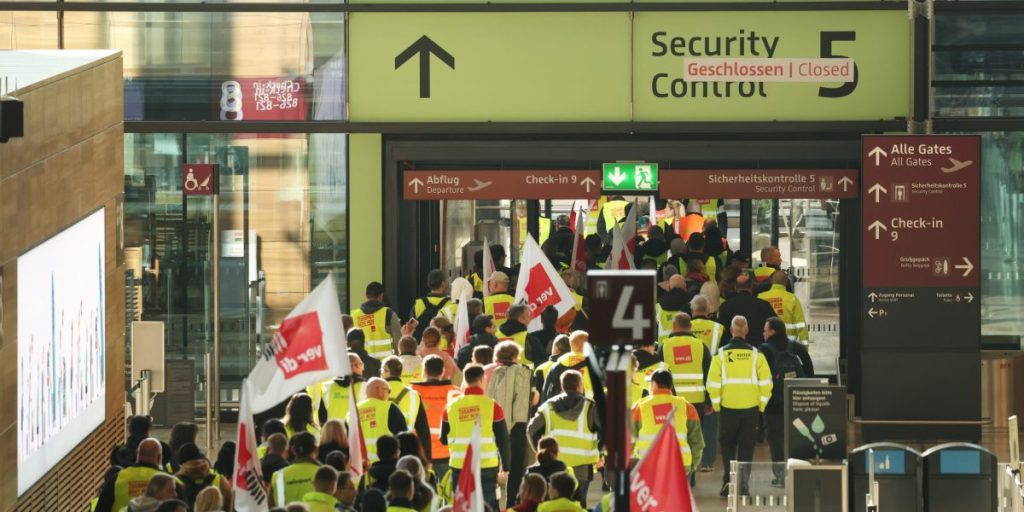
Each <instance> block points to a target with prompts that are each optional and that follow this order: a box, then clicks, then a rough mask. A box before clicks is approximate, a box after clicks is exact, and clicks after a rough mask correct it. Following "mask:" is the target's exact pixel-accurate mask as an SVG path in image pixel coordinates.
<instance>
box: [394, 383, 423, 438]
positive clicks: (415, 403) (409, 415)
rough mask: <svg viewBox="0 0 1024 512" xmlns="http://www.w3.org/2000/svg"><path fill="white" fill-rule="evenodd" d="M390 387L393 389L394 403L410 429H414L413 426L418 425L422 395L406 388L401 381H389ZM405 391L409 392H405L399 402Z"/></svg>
mask: <svg viewBox="0 0 1024 512" xmlns="http://www.w3.org/2000/svg"><path fill="white" fill-rule="evenodd" d="M388 387H389V388H391V401H392V403H394V404H395V405H397V406H398V409H399V410H401V411H402V416H405V423H406V425H408V426H409V429H410V430H411V429H413V428H414V427H413V425H415V424H416V415H417V413H419V411H420V394H419V393H417V392H416V391H415V390H413V389H412V388H410V387H408V386H406V385H405V383H404V382H402V381H401V380H389V381H388ZM403 390H408V391H406V392H405V394H404V395H403V396H402V399H401V400H398V397H399V395H402V391H403ZM396 400H398V401H396Z"/></svg>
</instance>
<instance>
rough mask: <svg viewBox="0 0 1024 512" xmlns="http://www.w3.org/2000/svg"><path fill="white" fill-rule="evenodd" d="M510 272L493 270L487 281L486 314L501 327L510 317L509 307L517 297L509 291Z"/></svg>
mask: <svg viewBox="0 0 1024 512" xmlns="http://www.w3.org/2000/svg"><path fill="white" fill-rule="evenodd" d="M508 284H509V278H508V274H506V273H504V272H500V271H496V272H493V273H492V274H491V275H490V276H489V277H488V281H487V290H488V292H489V293H488V295H486V296H485V297H484V314H485V315H490V316H491V317H493V318H494V323H495V324H497V325H498V327H501V325H502V324H504V323H505V319H506V318H508V308H509V306H511V305H512V304H513V303H514V302H515V297H513V296H512V295H511V294H510V293H508Z"/></svg>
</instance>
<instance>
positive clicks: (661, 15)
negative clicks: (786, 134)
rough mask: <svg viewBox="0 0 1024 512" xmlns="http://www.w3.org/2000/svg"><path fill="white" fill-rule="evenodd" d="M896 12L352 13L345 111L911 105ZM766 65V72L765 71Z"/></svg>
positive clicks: (852, 114)
mask: <svg viewBox="0 0 1024 512" xmlns="http://www.w3.org/2000/svg"><path fill="white" fill-rule="evenodd" d="M911 47H912V44H911V22H910V20H908V19H907V15H906V12H905V11H899V10H879V11H808V12H794V11H785V12H783V11H763V12H750V11H728V12H636V13H626V12H607V13H598V12H588V13H575V12H565V13H558V12H531V13H507V12H501V13H499V12H495V13H380V12H377V13H352V14H350V16H349V113H350V119H351V120H352V121H378V122H380V121H386V122H463V121H477V122H479V121H494V122H522V121H536V122H566V121H577V122H581V121H589V122H603V121H816V120H817V121H821V120H834V121H874V120H892V119H897V118H905V117H909V114H910V105H911V69H912V66H911ZM769 75H770V76H769Z"/></svg>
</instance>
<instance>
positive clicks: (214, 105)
mask: <svg viewBox="0 0 1024 512" xmlns="http://www.w3.org/2000/svg"><path fill="white" fill-rule="evenodd" d="M65 34H66V36H65V38H66V39H65V44H66V47H67V48H121V49H122V50H123V51H124V77H125V119H127V120H149V121H152V120H163V121H199V120H237V121H241V120H245V121H283V120H287V121H304V120H341V119H344V118H345V110H344V106H345V83H346V80H345V74H344V73H345V59H344V41H345V30H344V14H342V13H337V14H321V13H287V12H283V13H249V12H246V13H173V12H68V13H66V14H65Z"/></svg>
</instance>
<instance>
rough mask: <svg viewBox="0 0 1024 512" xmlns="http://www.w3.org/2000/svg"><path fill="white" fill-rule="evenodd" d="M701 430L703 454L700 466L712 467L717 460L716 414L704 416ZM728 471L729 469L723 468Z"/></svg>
mask: <svg viewBox="0 0 1024 512" xmlns="http://www.w3.org/2000/svg"><path fill="white" fill-rule="evenodd" d="M701 430H703V431H704V454H703V455H701V457H700V465H701V466H714V465H715V459H716V458H718V413H717V412H713V413H711V414H708V415H705V416H704V421H703V423H701ZM725 470H726V471H729V468H725Z"/></svg>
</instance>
